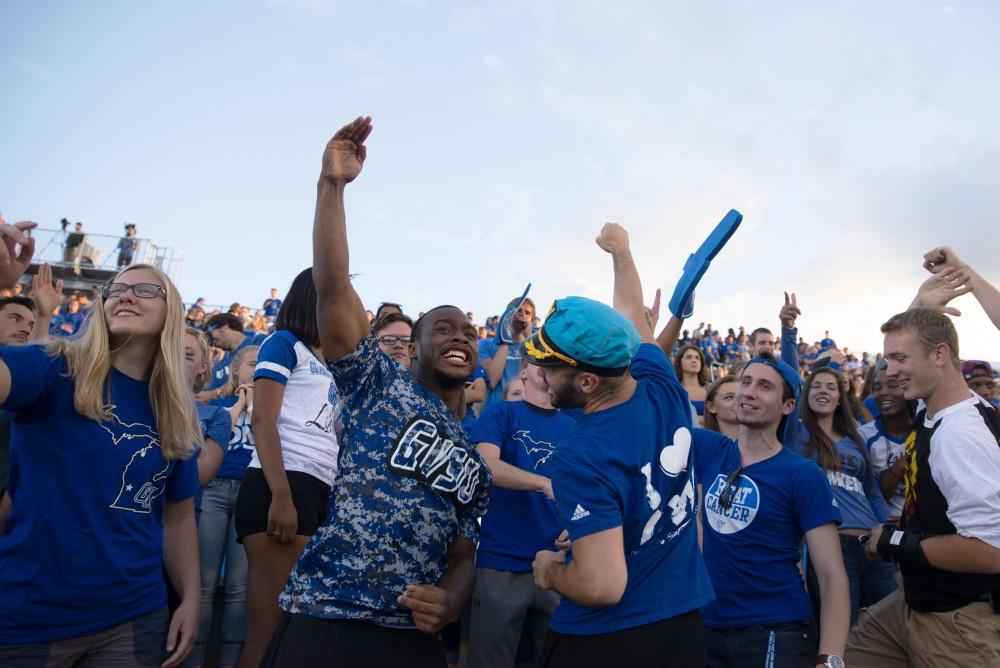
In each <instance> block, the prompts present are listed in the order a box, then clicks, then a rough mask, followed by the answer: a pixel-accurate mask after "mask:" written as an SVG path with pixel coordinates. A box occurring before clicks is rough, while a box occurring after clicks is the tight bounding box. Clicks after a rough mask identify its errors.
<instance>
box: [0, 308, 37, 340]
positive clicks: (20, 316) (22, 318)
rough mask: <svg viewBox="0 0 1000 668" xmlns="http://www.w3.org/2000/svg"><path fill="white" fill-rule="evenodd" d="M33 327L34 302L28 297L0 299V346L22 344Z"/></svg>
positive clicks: (27, 338) (28, 337)
mask: <svg viewBox="0 0 1000 668" xmlns="http://www.w3.org/2000/svg"><path fill="white" fill-rule="evenodd" d="M34 327H35V302H34V301H33V300H32V299H29V298H28V297H6V298H3V299H0V346H23V345H24V344H26V343H28V341H29V340H31V332H32V330H33V329H34Z"/></svg>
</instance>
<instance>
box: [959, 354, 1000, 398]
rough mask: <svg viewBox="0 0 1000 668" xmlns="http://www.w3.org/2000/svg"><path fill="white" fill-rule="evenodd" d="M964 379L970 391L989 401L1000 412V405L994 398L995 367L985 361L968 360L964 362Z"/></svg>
mask: <svg viewBox="0 0 1000 668" xmlns="http://www.w3.org/2000/svg"><path fill="white" fill-rule="evenodd" d="M962 377H963V378H965V384H966V385H968V386H969V389H970V390H972V391H973V392H975V393H976V394H978V395H979V396H981V397H982V398H983V399H985V400H986V401H988V402H989V403H990V405H991V406H993V407H994V408H996V409H997V410H1000V405H998V404H997V403H996V399H994V398H993V393H994V391H995V389H996V381H995V380H994V379H993V366H992V365H991V364H990V363H989V362H987V361H985V360H968V361H965V362H962Z"/></svg>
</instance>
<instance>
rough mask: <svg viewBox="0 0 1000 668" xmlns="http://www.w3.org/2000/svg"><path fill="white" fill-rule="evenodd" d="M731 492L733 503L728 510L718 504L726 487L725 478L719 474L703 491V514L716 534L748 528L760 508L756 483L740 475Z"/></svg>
mask: <svg viewBox="0 0 1000 668" xmlns="http://www.w3.org/2000/svg"><path fill="white" fill-rule="evenodd" d="M733 484H734V485H735V486H736V489H735V491H734V492H733V502H732V504H731V505H730V506H729V508H723V507H722V506H721V505H720V504H719V496H720V495H721V494H722V490H723V488H724V487H725V486H726V476H724V475H722V474H721V473H720V474H719V475H717V476H716V477H715V482H713V483H712V485H711V487H709V488H708V489H706V490H705V514H706V516H707V517H708V524H709V526H711V527H712V529H713V530H715V531H716V532H718V533H721V534H731V533H738V532H740V531H743V529H746V528H747V527H748V526H750V524H751V522H753V520H754V518H755V517H757V509H758V508H760V490H759V489H758V488H757V483H755V482H754V481H753V480H751V479H750V478H748V477H747V476H745V475H740V477H739V481H738V482H736V483H733Z"/></svg>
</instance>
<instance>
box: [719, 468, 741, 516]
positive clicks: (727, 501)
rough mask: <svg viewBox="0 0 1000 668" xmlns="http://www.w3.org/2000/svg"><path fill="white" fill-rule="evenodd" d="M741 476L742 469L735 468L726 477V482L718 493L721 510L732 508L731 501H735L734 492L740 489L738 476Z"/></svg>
mask: <svg viewBox="0 0 1000 668" xmlns="http://www.w3.org/2000/svg"><path fill="white" fill-rule="evenodd" d="M742 474H743V467H742V466H737V467H736V468H734V469H733V470H732V471H730V472H729V475H727V476H726V482H725V483H724V484H723V485H722V490H721V491H720V492H719V506H720V507H721V508H722V509H723V510H729V509H730V508H732V507H733V501H735V500H736V492H737V491H739V489H740V485H739V482H740V475H742Z"/></svg>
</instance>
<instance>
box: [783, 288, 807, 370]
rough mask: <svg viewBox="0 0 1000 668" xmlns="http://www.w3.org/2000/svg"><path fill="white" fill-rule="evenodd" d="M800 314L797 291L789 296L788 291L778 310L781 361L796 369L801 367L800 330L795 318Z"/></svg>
mask: <svg viewBox="0 0 1000 668" xmlns="http://www.w3.org/2000/svg"><path fill="white" fill-rule="evenodd" d="M800 315H802V310H801V309H800V308H799V303H798V299H797V298H796V297H795V293H794V292H793V293H791V296H789V294H788V293H787V292H786V293H785V304H784V306H782V307H781V311H779V312H778V319H779V320H780V321H781V361H782V362H784V363H785V364H787V365H788V366H790V367H792V368H793V369H795V370H798V368H799V348H798V344H797V342H796V339H797V337H798V333H799V330H798V329H797V328H796V327H795V320H796V319H797V318H798V317H799V316H800Z"/></svg>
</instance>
